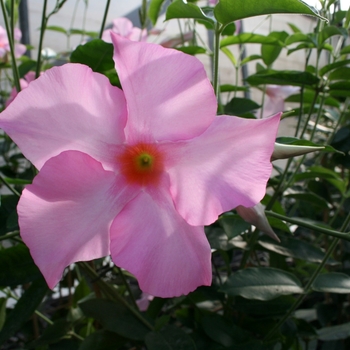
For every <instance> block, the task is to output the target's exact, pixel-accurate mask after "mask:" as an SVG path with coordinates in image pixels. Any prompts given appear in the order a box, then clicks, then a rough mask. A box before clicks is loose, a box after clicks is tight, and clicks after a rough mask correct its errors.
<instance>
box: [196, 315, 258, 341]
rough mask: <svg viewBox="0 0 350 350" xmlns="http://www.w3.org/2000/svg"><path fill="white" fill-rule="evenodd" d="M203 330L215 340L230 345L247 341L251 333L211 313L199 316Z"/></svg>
mask: <svg viewBox="0 0 350 350" xmlns="http://www.w3.org/2000/svg"><path fill="white" fill-rule="evenodd" d="M201 324H202V327H203V329H204V332H205V333H206V334H207V336H208V337H209V338H211V339H212V340H214V341H215V342H217V343H219V344H221V345H223V346H225V347H230V346H233V345H237V344H240V343H244V342H246V341H248V340H249V339H250V337H251V335H250V334H249V333H248V332H246V331H244V330H243V329H241V328H239V327H237V326H236V325H234V324H233V323H232V322H230V321H229V320H227V319H225V318H223V317H222V316H220V315H216V314H211V315H205V316H203V317H202V318H201Z"/></svg>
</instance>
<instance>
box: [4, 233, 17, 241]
mask: <svg viewBox="0 0 350 350" xmlns="http://www.w3.org/2000/svg"><path fill="white" fill-rule="evenodd" d="M17 236H19V231H13V232H9V233H8V234H6V235H4V236H0V241H4V240H6V239H10V238H13V237H17Z"/></svg>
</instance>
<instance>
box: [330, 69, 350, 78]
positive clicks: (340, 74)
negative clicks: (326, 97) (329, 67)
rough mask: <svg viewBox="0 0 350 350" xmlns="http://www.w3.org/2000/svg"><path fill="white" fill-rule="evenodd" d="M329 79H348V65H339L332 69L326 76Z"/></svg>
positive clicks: (349, 73)
mask: <svg viewBox="0 0 350 350" xmlns="http://www.w3.org/2000/svg"><path fill="white" fill-rule="evenodd" d="M328 78H329V79H330V80H349V79H350V67H339V68H336V69H334V70H333V71H332V72H331V73H330V74H329V76H328Z"/></svg>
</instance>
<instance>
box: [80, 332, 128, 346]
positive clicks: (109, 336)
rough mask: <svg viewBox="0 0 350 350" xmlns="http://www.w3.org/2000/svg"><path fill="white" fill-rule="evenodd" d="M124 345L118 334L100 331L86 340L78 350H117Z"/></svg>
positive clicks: (123, 340)
mask: <svg viewBox="0 0 350 350" xmlns="http://www.w3.org/2000/svg"><path fill="white" fill-rule="evenodd" d="M124 343H125V339H123V338H121V337H120V336H119V335H118V334H116V333H113V332H109V331H105V330H100V331H97V332H95V333H92V334H90V335H89V336H88V337H87V338H85V339H84V341H83V342H82V344H81V345H80V347H79V349H78V350H116V349H119V347H121V346H122V345H123V344H124Z"/></svg>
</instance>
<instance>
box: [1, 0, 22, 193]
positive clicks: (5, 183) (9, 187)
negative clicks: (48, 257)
mask: <svg viewBox="0 0 350 350" xmlns="http://www.w3.org/2000/svg"><path fill="white" fill-rule="evenodd" d="M1 1H2V0H1ZM0 181H1V182H2V183H3V184H4V185H5V186H6V187H7V188H8V189H9V190H10V191H11V192H12V193H13V194H14V195H16V196H17V197H21V195H20V194H19V193H18V192H17V191H16V190H15V189H14V188H12V187H11V186H10V185H9V184H8V183H7V181H6V180H5V179H4V178H3V176H2V175H0Z"/></svg>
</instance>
